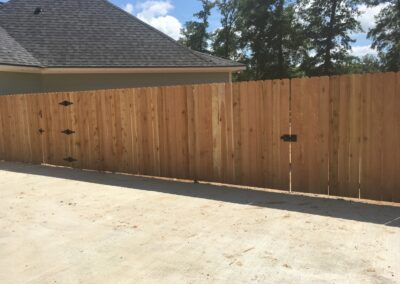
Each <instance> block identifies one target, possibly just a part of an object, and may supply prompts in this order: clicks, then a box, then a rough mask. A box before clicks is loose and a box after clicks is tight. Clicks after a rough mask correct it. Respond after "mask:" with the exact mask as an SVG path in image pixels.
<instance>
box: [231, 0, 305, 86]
mask: <svg viewBox="0 0 400 284" xmlns="http://www.w3.org/2000/svg"><path fill="white" fill-rule="evenodd" d="M239 9H240V14H239V15H240V31H241V34H242V37H241V47H242V48H243V49H244V50H245V53H244V54H245V55H247V56H248V64H249V66H250V68H251V70H252V71H253V76H252V77H253V78H254V79H274V78H287V77H291V76H292V75H293V72H294V70H295V67H296V63H297V62H298V61H299V56H300V54H301V51H302V49H301V46H302V45H303V44H302V36H301V35H302V32H301V30H300V29H299V25H298V23H297V21H296V17H295V10H294V6H293V5H292V4H288V3H286V2H285V0H267V1H259V0H241V1H240V5H239Z"/></svg>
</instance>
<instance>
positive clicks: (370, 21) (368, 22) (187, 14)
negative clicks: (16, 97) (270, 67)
mask: <svg viewBox="0 0 400 284" xmlns="http://www.w3.org/2000/svg"><path fill="white" fill-rule="evenodd" d="M3 1H4V0H3ZM109 1H111V2H112V3H114V4H115V5H117V6H119V7H121V8H122V9H125V10H126V11H128V12H130V13H131V14H133V15H135V16H137V17H138V18H140V19H141V20H143V21H145V22H147V23H148V24H150V25H152V26H154V27H155V28H157V29H159V30H161V31H162V32H164V33H166V34H168V35H169V36H171V37H172V38H175V39H178V38H179V35H180V34H179V33H180V29H181V28H182V27H183V25H184V24H185V22H187V21H189V20H191V19H192V16H193V14H194V13H196V12H197V11H199V10H200V9H201V4H200V2H199V1H198V0H109ZM382 7H383V5H379V6H377V7H374V8H367V7H365V6H362V7H361V10H362V11H363V15H362V16H361V17H360V18H359V20H360V22H361V25H362V26H363V28H364V30H365V31H367V30H368V29H369V28H371V27H373V25H374V16H375V15H377V14H378V13H379V11H380V10H381V9H382ZM218 26H219V14H218V11H217V10H216V9H214V11H213V14H212V16H211V18H210V29H209V30H210V31H214V30H215V29H216V28H218ZM353 38H354V39H356V40H357V41H356V42H355V43H354V44H353V46H352V47H353V50H352V52H353V54H354V55H357V56H362V55H365V54H367V53H370V54H376V51H375V50H372V49H371V48H370V45H371V42H370V40H368V39H367V38H366V33H360V34H355V35H353Z"/></svg>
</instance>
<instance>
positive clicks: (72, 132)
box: [61, 129, 75, 135]
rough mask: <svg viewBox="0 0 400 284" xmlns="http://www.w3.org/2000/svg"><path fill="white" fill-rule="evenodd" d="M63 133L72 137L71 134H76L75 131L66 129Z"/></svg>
mask: <svg viewBox="0 0 400 284" xmlns="http://www.w3.org/2000/svg"><path fill="white" fill-rule="evenodd" d="M61 133H64V134H66V135H71V134H74V133H75V131H73V130H71V129H65V130H63V131H61Z"/></svg>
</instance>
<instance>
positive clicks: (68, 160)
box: [64, 157, 78, 163]
mask: <svg viewBox="0 0 400 284" xmlns="http://www.w3.org/2000/svg"><path fill="white" fill-rule="evenodd" d="M64 161H67V162H69V163H72V162H76V161H78V160H76V159H74V158H72V157H67V158H65V159H64Z"/></svg>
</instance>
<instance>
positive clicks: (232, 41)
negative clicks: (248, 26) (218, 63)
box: [212, 0, 239, 60]
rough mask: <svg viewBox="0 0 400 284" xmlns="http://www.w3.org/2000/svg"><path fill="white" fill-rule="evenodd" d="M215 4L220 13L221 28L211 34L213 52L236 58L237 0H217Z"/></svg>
mask: <svg viewBox="0 0 400 284" xmlns="http://www.w3.org/2000/svg"><path fill="white" fill-rule="evenodd" d="M216 5H217V7H218V9H219V11H220V13H221V28H220V29H218V30H217V31H216V32H215V33H214V36H213V44H212V46H213V53H214V55H216V56H220V57H223V58H226V59H232V60H238V50H239V32H238V28H237V20H238V15H239V9H238V8H239V1H238V0H218V1H217V2H216Z"/></svg>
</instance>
